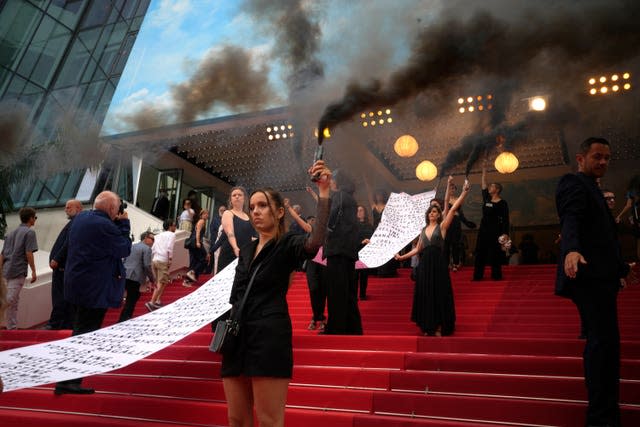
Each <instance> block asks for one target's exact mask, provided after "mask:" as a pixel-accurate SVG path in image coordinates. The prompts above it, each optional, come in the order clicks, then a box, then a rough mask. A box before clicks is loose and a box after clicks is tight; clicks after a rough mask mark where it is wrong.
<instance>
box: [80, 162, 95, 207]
mask: <svg viewBox="0 0 640 427" xmlns="http://www.w3.org/2000/svg"><path fill="white" fill-rule="evenodd" d="M98 175H99V171H91V170H90V169H87V170H85V171H83V173H82V174H81V178H82V181H81V182H80V185H79V186H78V192H77V193H76V196H75V198H76V199H78V200H80V201H81V202H88V201H89V200H91V193H92V192H93V189H94V188H95V186H96V183H97V182H98Z"/></svg>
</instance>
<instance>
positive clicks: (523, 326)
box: [0, 266, 640, 427]
mask: <svg viewBox="0 0 640 427" xmlns="http://www.w3.org/2000/svg"><path fill="white" fill-rule="evenodd" d="M554 272H555V267H554V266H530V267H525V266H520V267H507V268H506V269H505V280H504V281H502V282H491V281H485V282H480V283H477V282H474V283H472V282H470V281H469V279H470V274H471V271H470V269H469V268H467V269H464V270H463V271H461V272H458V273H453V274H452V278H453V281H454V291H455V298H456V310H457V318H458V320H457V324H456V333H455V335H454V336H452V337H445V338H437V337H422V336H419V330H418V328H417V327H416V326H415V325H414V324H412V323H411V322H410V321H409V312H410V308H411V296H412V291H413V282H411V281H410V280H409V278H408V273H409V272H408V271H402V270H401V271H400V273H399V277H397V278H391V279H380V278H376V277H371V278H370V281H369V282H370V283H369V291H368V293H369V296H370V298H369V299H368V300H366V301H361V302H360V311H361V314H362V318H363V326H364V330H365V335H364V336H361V337H349V336H322V335H317V333H316V332H314V331H308V330H307V329H306V327H307V325H308V323H309V320H310V318H311V314H310V313H311V310H310V307H309V297H308V291H307V287H306V282H305V280H304V276H303V275H302V274H298V275H296V277H295V280H294V283H293V286H292V288H291V291H290V292H289V304H290V311H291V317H292V320H293V326H294V347H295V349H294V360H295V368H294V377H293V380H292V382H291V386H290V389H289V395H288V400H287V415H286V417H287V420H286V422H287V426H304V427H315V426H318V427H320V426H323V427H324V426H327V425H329V426H332V427H342V426H357V427H378V426H379V427H400V426H407V427H409V426H489V425H492V426H495V425H498V426H506V425H509V426H513V425H520V426H540V425H544V426H582V425H583V424H584V415H583V414H584V411H585V405H586V402H585V399H586V391H585V388H584V381H583V379H582V359H581V354H582V348H583V346H584V342H583V341H581V340H578V339H577V335H578V333H579V319H578V315H577V311H576V309H575V307H574V306H573V304H571V303H570V302H569V301H567V300H564V299H561V298H558V297H554V296H553V278H554ZM190 290H191V289H188V288H184V287H182V286H180V285H179V284H178V283H175V284H174V285H172V286H170V287H169V288H168V289H167V292H166V295H165V298H164V300H165V301H164V302H165V303H168V302H171V301H173V300H175V299H177V298H179V297H181V296H183V295H184V294H185V293H187V292H189V291H190ZM148 298H149V295H143V296H142V298H141V301H140V302H139V303H138V307H137V310H136V315H139V314H142V313H144V312H145V310H146V309H145V308H144V305H143V304H144V302H145V301H147V300H148ZM639 306H640V288H639V287H635V288H631V289H627V290H625V291H623V292H622V293H621V294H620V297H619V311H620V329H621V335H622V340H623V342H622V382H621V403H622V416H623V423H624V425H625V426H637V425H640V312H639V311H638V309H637V307H639ZM117 316H118V312H117V311H116V310H113V311H111V312H109V314H108V316H107V321H106V323H107V324H112V323H113V322H115V321H116V319H117ZM209 329H210V328H208V327H207V328H203V329H202V330H201V331H200V332H197V333H194V334H192V335H190V336H188V337H187V338H185V339H183V340H182V341H180V342H178V343H176V344H175V345H173V346H171V347H168V348H166V349H164V350H162V351H160V352H158V353H156V354H154V355H152V356H151V357H148V358H147V359H144V360H141V361H140V362H137V363H135V364H133V365H130V366H128V367H126V368H124V369H121V370H118V371H114V372H111V373H109V374H105V375H97V376H94V377H89V378H87V379H86V380H85V384H86V385H87V386H90V387H95V388H96V389H97V393H96V394H95V395H90V396H70V395H64V396H54V395H53V392H52V389H53V387H52V386H51V385H49V386H45V387H38V388H33V389H27V390H19V391H15V392H10V393H5V394H2V395H0V426H20V427H36V426H37V427H40V426H46V427H53V426H65V427H80V426H88V425H92V426H98V427H102V426H105V427H106V426H136V427H161V426H174V427H176V426H178V427H181V426H223V425H226V405H225V399H224V393H223V389H222V382H221V381H220V376H219V369H220V359H219V358H218V356H216V355H214V354H212V353H210V352H209V351H208V349H207V346H208V344H209V341H210V339H211V332H210V330H209ZM68 335H69V332H67V331H44V330H25V331H2V332H0V348H1V349H7V348H12V347H18V346H23V345H28V344H33V343H38V342H44V341H49V340H55V339H59V338H62V337H66V336H68Z"/></svg>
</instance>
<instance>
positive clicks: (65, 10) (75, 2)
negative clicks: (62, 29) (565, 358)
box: [47, 0, 87, 29]
mask: <svg viewBox="0 0 640 427" xmlns="http://www.w3.org/2000/svg"><path fill="white" fill-rule="evenodd" d="M86 5H87V0H71V1H69V0H53V1H52V2H51V5H50V6H49V9H48V10H47V13H49V15H51V16H52V17H53V18H55V19H57V20H58V21H60V22H62V23H63V24H65V25H66V26H67V27H69V28H71V29H74V28H75V27H76V25H77V24H78V21H79V20H80V17H81V16H82V12H83V11H84V8H85V6H86Z"/></svg>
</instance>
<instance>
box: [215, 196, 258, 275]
mask: <svg viewBox="0 0 640 427" xmlns="http://www.w3.org/2000/svg"><path fill="white" fill-rule="evenodd" d="M248 202H249V199H248V197H247V192H246V190H245V189H244V188H242V187H233V188H232V189H231V194H230V195H229V204H228V205H227V206H229V209H227V210H226V211H224V213H223V214H222V231H223V233H224V236H221V237H220V238H221V239H226V241H224V243H222V246H220V256H219V257H218V271H221V270H222V269H224V268H225V267H226V266H227V265H229V264H231V262H232V261H233V260H234V259H236V258H237V257H238V255H240V248H242V246H244V245H246V244H247V243H249V242H251V240H253V238H255V237H257V235H256V231H255V230H254V229H253V226H252V225H251V221H250V220H249V214H248V209H247V204H248Z"/></svg>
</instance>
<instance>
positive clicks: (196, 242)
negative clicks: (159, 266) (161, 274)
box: [183, 209, 209, 286]
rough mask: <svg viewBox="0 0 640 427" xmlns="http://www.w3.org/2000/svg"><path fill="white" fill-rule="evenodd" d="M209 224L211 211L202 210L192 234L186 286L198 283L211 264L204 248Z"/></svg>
mask: <svg viewBox="0 0 640 427" xmlns="http://www.w3.org/2000/svg"><path fill="white" fill-rule="evenodd" d="M208 222H209V211H208V210H206V209H201V210H200V214H199V218H198V220H197V221H196V224H195V227H194V229H193V231H192V232H191V233H192V234H193V237H194V239H193V246H192V247H190V248H189V271H187V274H186V275H185V276H186V279H185V281H184V283H183V285H184V286H190V284H191V283H193V282H197V281H198V276H200V274H202V273H204V271H205V270H206V268H207V264H209V254H208V253H207V250H206V249H205V247H204V235H205V233H206V230H207V223H208Z"/></svg>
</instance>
